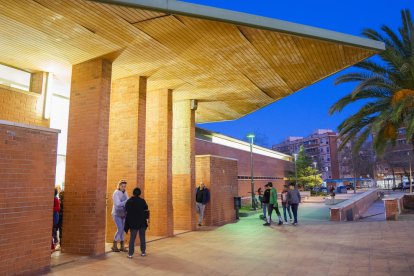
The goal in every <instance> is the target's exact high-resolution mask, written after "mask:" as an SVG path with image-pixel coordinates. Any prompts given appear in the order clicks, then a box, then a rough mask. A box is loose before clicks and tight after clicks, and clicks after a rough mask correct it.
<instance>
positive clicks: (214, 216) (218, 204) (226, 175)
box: [196, 155, 238, 226]
mask: <svg viewBox="0 0 414 276" xmlns="http://www.w3.org/2000/svg"><path fill="white" fill-rule="evenodd" d="M201 182H203V183H204V184H205V185H206V186H207V188H209V189H210V195H211V197H210V203H208V204H207V205H206V210H205V216H204V224H205V225H207V226H213V225H214V226H219V225H223V224H226V223H230V222H234V221H235V220H236V211H235V210H234V199H233V198H234V197H235V196H237V195H238V184H237V160H235V159H230V158H224V157H220V156H214V155H200V156H199V155H198V156H196V184H197V185H199V184H200V183H201Z"/></svg>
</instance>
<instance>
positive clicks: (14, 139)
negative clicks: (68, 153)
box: [0, 121, 58, 275]
mask: <svg viewBox="0 0 414 276" xmlns="http://www.w3.org/2000/svg"><path fill="white" fill-rule="evenodd" d="M57 137H58V131H56V130H51V129H47V128H43V127H32V126H28V125H22V124H16V123H11V122H6V121H0V241H1V246H0V275H22V274H24V275H34V274H38V273H42V272H45V271H46V270H47V269H48V268H49V265H50V246H51V242H52V223H53V222H52V220H53V218H52V215H53V210H52V209H53V196H54V185H55V170H56V153H57Z"/></svg>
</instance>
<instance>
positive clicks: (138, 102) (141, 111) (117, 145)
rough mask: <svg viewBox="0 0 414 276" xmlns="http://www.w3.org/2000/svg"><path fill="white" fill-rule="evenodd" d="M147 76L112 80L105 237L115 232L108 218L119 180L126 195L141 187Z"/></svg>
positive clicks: (143, 172)
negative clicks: (123, 180)
mask: <svg viewBox="0 0 414 276" xmlns="http://www.w3.org/2000/svg"><path fill="white" fill-rule="evenodd" d="M146 87H147V79H146V78H145V77H140V76H131V77H127V78H123V79H118V80H115V81H113V82H112V92H111V111H110V117H109V118H110V119H109V143H108V188H107V198H108V200H107V208H106V222H107V223H106V241H107V242H112V241H113V238H114V234H115V232H116V227H115V223H114V222H113V219H112V215H111V212H112V204H113V202H112V194H113V192H114V190H115V189H116V187H117V184H118V182H119V180H121V179H125V180H126V181H127V182H128V185H127V191H128V195H129V196H132V191H133V190H134V188H135V187H137V186H139V187H143V185H144V174H145V170H144V167H145V164H144V163H145V162H144V160H145V156H144V155H145V109H146V106H145V104H146V93H147V90H146Z"/></svg>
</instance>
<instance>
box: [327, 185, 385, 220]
mask: <svg viewBox="0 0 414 276" xmlns="http://www.w3.org/2000/svg"><path fill="white" fill-rule="evenodd" d="M377 199H378V191H377V189H369V190H367V191H366V192H364V193H362V194H358V195H356V196H354V197H352V198H350V199H348V200H345V201H344V202H341V203H339V204H336V205H335V206H332V207H330V208H329V209H330V214H331V221H353V220H357V219H359V218H360V216H361V214H362V213H364V212H365V211H366V210H368V208H369V207H370V206H371V205H372V203H373V202H374V201H375V200H377Z"/></svg>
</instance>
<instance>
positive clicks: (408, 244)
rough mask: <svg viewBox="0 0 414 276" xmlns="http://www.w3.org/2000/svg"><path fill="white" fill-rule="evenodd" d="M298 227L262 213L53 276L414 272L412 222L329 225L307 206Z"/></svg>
mask: <svg viewBox="0 0 414 276" xmlns="http://www.w3.org/2000/svg"><path fill="white" fill-rule="evenodd" d="M300 211H302V212H301V220H300V221H299V223H300V224H299V226H297V227H294V226H291V225H284V226H272V227H264V226H262V221H260V220H259V218H258V215H256V216H251V217H247V218H243V219H241V220H240V221H239V222H237V223H233V224H227V225H225V226H222V227H217V228H202V229H201V230H199V231H194V232H189V233H184V234H181V235H177V236H175V237H173V238H167V239H162V240H157V241H154V242H151V243H149V244H148V249H147V250H148V251H147V253H148V256H147V257H144V258H143V257H140V256H139V255H137V256H135V257H134V258H133V259H132V260H130V259H128V258H127V257H126V254H123V253H109V254H106V256H105V257H103V258H96V259H93V258H83V259H81V260H78V261H73V262H70V263H68V264H63V265H58V266H54V267H52V270H51V273H50V275H70V276H73V275H76V276H80V275H414V235H413V229H414V221H413V220H405V221H395V222H387V221H369V222H364V221H361V222H341V223H336V222H329V221H327V218H328V215H327V211H328V210H327V207H326V206H325V205H323V204H316V203H307V204H303V205H302V206H301V209H300Z"/></svg>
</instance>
